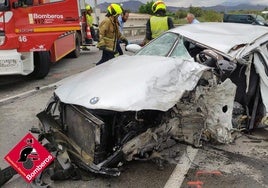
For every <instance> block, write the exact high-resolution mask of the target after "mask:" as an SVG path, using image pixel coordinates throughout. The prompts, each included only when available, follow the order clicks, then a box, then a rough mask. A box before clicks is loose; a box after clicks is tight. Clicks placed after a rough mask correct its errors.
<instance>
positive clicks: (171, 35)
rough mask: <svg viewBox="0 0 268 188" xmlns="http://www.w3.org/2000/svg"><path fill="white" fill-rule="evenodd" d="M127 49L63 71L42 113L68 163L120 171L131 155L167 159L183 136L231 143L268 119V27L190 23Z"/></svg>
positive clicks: (54, 146)
mask: <svg viewBox="0 0 268 188" xmlns="http://www.w3.org/2000/svg"><path fill="white" fill-rule="evenodd" d="M127 49H128V50H129V51H135V53H134V54H132V55H122V56H119V57H116V58H114V59H111V60H109V61H108V62H106V63H104V64H101V65H99V66H96V67H94V68H92V69H89V70H86V71H85V72H82V73H79V74H78V75H75V76H72V77H70V78H67V79H65V80H63V81H62V82H61V84H60V86H59V87H58V88H57V89H56V90H55V92H54V95H53V96H52V98H51V99H50V101H49V103H48V105H47V107H46V108H45V109H44V110H43V111H42V112H40V113H39V114H37V117H38V118H39V120H40V122H41V123H40V130H39V131H35V132H39V138H40V141H42V140H43V139H45V140H46V141H47V144H45V146H46V147H47V148H48V149H49V150H50V151H51V152H53V153H56V157H57V160H58V161H60V162H59V163H57V164H58V165H59V164H61V165H60V166H61V167H58V169H62V171H63V172H67V171H68V169H74V168H73V167H78V168H79V169H84V170H86V171H89V172H94V173H99V174H107V175H112V176H117V175H119V174H120V166H121V165H122V164H124V163H125V162H127V161H131V160H139V159H140V160H150V159H152V158H154V159H155V158H157V157H158V158H159V159H160V160H165V156H161V151H162V150H164V149H167V148H169V147H170V146H171V145H174V143H177V142H180V141H182V142H184V143H188V144H192V145H194V146H195V147H199V146H201V145H202V143H203V144H204V143H206V142H210V141H213V143H215V142H216V143H221V144H229V143H232V142H233V141H234V138H235V137H234V135H233V134H234V133H235V132H237V131H238V132H240V131H246V132H250V131H254V129H256V128H258V127H263V126H267V125H268V118H267V117H268V116H267V109H268V98H267V96H268V28H267V27H262V26H252V25H249V24H234V23H200V24H189V25H184V26H179V27H176V28H174V29H172V30H169V31H167V32H165V33H163V34H162V35H161V36H159V37H158V38H156V39H154V40H153V41H151V42H150V43H149V44H147V45H146V46H144V47H139V46H137V45H135V44H130V45H129V46H127ZM57 160H56V161H57ZM62 161H68V165H67V164H66V163H64V162H62ZM71 172H73V170H71ZM61 174H64V173H61ZM65 174H68V175H67V176H66V177H65V176H63V177H65V178H69V177H70V176H71V175H70V173H65ZM55 177H57V176H56V175H54V178H55ZM61 178H62V176H61Z"/></svg>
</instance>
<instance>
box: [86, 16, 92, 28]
mask: <svg viewBox="0 0 268 188" xmlns="http://www.w3.org/2000/svg"><path fill="white" fill-rule="evenodd" d="M86 20H87V25H88V26H89V27H91V26H92V24H93V16H92V15H89V14H86Z"/></svg>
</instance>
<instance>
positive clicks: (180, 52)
mask: <svg viewBox="0 0 268 188" xmlns="http://www.w3.org/2000/svg"><path fill="white" fill-rule="evenodd" d="M170 56H171V57H182V58H186V59H189V58H191V56H190V54H189V53H188V51H187V49H186V47H185V46H184V43H183V40H182V39H180V40H179V41H178V42H177V44H176V46H175V48H174V50H173V51H172V53H171V55H170Z"/></svg>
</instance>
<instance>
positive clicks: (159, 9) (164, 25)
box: [142, 0, 174, 45]
mask: <svg viewBox="0 0 268 188" xmlns="http://www.w3.org/2000/svg"><path fill="white" fill-rule="evenodd" d="M152 12H153V16H151V17H150V19H149V20H148V21H147V23H146V34H145V39H144V41H143V43H142V45H145V44H146V43H148V42H149V41H150V40H153V39H154V38H156V37H158V36H159V35H160V34H162V33H163V32H165V31H167V30H169V29H171V28H174V25H173V21H172V19H171V18H170V17H168V16H166V5H165V3H164V2H163V1H161V0H160V1H156V2H155V3H153V5H152Z"/></svg>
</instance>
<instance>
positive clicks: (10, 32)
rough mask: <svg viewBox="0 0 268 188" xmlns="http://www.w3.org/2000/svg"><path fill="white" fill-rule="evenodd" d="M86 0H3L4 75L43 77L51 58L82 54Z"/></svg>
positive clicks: (0, 55)
mask: <svg viewBox="0 0 268 188" xmlns="http://www.w3.org/2000/svg"><path fill="white" fill-rule="evenodd" d="M84 10H85V2H84V0H0V75H13V74H20V75H30V76H33V77H35V78H43V77H45V76H46V75H47V74H48V72H49V65H50V62H52V63H54V62H57V61H58V60H60V59H61V58H63V57H65V56H67V55H68V56H70V57H74V58H76V57H78V56H79V55H80V46H81V45H83V44H84V43H85V37H86V36H85V35H86V32H85V28H86V27H85V22H84V20H85V19H84V18H83V11H84Z"/></svg>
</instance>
